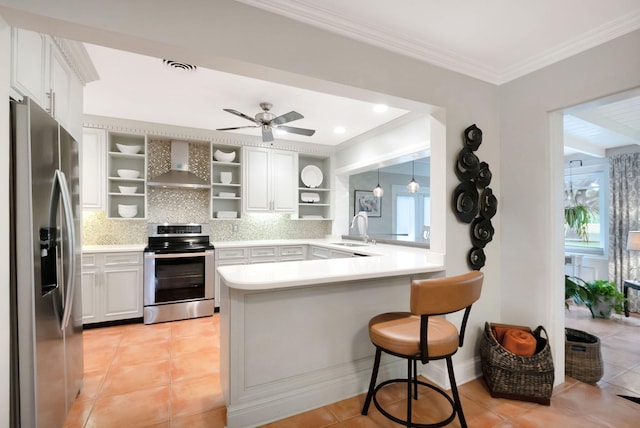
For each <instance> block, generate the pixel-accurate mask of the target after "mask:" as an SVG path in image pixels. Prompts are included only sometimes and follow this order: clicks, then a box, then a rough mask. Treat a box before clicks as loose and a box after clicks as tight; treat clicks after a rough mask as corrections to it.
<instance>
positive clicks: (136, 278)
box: [82, 251, 143, 324]
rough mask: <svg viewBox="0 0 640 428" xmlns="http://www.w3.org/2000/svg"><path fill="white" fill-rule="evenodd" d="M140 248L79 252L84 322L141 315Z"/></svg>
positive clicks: (90, 322)
mask: <svg viewBox="0 0 640 428" xmlns="http://www.w3.org/2000/svg"><path fill="white" fill-rule="evenodd" d="M142 269H143V267H142V252H139V251H136V252H123V253H84V254H83V255H82V310H83V316H82V320H83V323H84V324H93V323H98V322H105V321H116V320H123V319H131V318H141V317H142V278H143V270H142Z"/></svg>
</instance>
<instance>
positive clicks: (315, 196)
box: [300, 193, 320, 202]
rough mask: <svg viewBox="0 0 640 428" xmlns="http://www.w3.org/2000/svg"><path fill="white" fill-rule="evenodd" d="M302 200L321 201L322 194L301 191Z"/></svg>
mask: <svg viewBox="0 0 640 428" xmlns="http://www.w3.org/2000/svg"><path fill="white" fill-rule="evenodd" d="M300 200H301V201H302V202H320V195H318V194H317V193H300Z"/></svg>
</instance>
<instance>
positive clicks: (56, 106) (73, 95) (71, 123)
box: [11, 28, 98, 141]
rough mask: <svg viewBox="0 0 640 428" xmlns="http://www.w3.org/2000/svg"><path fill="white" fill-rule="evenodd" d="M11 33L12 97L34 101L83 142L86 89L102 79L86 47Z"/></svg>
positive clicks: (23, 32) (17, 30) (18, 31)
mask: <svg viewBox="0 0 640 428" xmlns="http://www.w3.org/2000/svg"><path fill="white" fill-rule="evenodd" d="M11 31H12V32H11V35H12V44H11V96H12V97H14V98H16V99H17V100H22V98H23V97H29V98H31V100H32V101H33V102H35V103H36V104H38V105H39V106H40V107H42V108H43V109H45V110H47V111H48V112H49V114H51V116H53V117H54V118H55V119H56V120H57V121H58V122H59V123H60V124H61V125H62V126H63V127H64V128H65V129H66V130H67V131H68V132H69V133H70V134H71V135H72V136H73V138H75V139H76V140H78V141H80V138H81V136H82V88H83V86H84V84H86V83H88V82H90V81H93V80H97V79H98V75H97V72H96V70H95V68H94V67H93V64H92V63H91V59H90V58H89V55H88V54H87V52H86V50H85V49H84V46H82V44H81V43H78V42H74V41H69V40H63V39H55V38H52V37H50V36H47V35H45V34H39V33H35V32H33V31H28V30H24V29H21V28H12V30H11Z"/></svg>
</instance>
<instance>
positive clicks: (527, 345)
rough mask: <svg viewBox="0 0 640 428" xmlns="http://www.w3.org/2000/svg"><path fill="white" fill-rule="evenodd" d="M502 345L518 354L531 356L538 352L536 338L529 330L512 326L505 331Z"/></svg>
mask: <svg viewBox="0 0 640 428" xmlns="http://www.w3.org/2000/svg"><path fill="white" fill-rule="evenodd" d="M502 346H503V347H504V348H505V349H506V350H508V351H510V352H513V353H514V354H516V355H522V356H530V355H533V354H535V353H536V338H535V337H533V335H532V334H531V333H529V332H528V331H524V330H518V329H515V328H510V329H508V330H507V331H505V332H504V338H503V339H502Z"/></svg>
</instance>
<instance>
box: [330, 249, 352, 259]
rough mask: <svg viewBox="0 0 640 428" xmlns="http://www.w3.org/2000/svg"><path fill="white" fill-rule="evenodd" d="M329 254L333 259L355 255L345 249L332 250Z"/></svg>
mask: <svg viewBox="0 0 640 428" xmlns="http://www.w3.org/2000/svg"><path fill="white" fill-rule="evenodd" d="M329 254H330V257H331V258H332V259H344V258H348V257H353V253H347V252H345V251H336V250H331V253H329Z"/></svg>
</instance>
